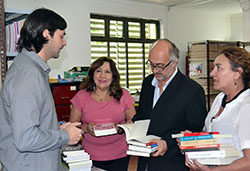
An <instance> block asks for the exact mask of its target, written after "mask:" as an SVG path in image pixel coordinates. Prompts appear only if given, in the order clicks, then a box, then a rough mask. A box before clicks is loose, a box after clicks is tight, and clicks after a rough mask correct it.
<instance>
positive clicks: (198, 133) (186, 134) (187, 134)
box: [183, 132, 219, 137]
mask: <svg viewBox="0 0 250 171" xmlns="http://www.w3.org/2000/svg"><path fill="white" fill-rule="evenodd" d="M213 134H219V132H193V133H184V134H183V136H184V137H185V136H200V135H213Z"/></svg>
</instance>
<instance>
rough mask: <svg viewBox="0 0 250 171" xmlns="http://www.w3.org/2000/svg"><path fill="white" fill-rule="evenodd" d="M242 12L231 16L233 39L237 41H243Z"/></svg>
mask: <svg viewBox="0 0 250 171" xmlns="http://www.w3.org/2000/svg"><path fill="white" fill-rule="evenodd" d="M242 17H243V16H242V14H235V15H232V16H231V28H232V30H231V31H232V32H231V35H232V37H231V39H232V40H236V41H243V23H242V21H243V19H242Z"/></svg>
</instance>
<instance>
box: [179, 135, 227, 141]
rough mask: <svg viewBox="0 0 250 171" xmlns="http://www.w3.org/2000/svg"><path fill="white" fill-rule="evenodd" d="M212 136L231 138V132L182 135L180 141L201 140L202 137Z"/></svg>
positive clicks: (208, 137) (209, 137) (210, 137)
mask: <svg viewBox="0 0 250 171" xmlns="http://www.w3.org/2000/svg"><path fill="white" fill-rule="evenodd" d="M213 138H232V135H231V134H209V135H199V136H184V137H180V138H179V140H180V141H191V140H203V139H213Z"/></svg>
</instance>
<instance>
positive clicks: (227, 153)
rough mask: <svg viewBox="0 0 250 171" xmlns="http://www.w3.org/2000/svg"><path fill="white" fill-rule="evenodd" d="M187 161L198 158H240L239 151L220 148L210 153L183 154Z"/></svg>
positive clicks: (194, 152)
mask: <svg viewBox="0 0 250 171" xmlns="http://www.w3.org/2000/svg"><path fill="white" fill-rule="evenodd" d="M185 154H186V155H187V156H188V158H189V159H199V158H225V157H237V156H240V151H239V150H237V149H235V148H220V149H219V150H211V151H192V152H186V153H185Z"/></svg>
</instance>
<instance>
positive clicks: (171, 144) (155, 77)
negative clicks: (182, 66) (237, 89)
mask: <svg viewBox="0 0 250 171" xmlns="http://www.w3.org/2000/svg"><path fill="white" fill-rule="evenodd" d="M178 59H179V50H178V48H177V47H176V46H175V45H174V43H172V42H171V41H169V40H167V39H160V40H158V41H156V42H155V43H154V44H153V46H152V47H151V49H150V52H149V60H148V62H147V63H148V65H149V67H151V70H152V72H153V74H151V75H149V76H147V77H146V78H145V79H144V81H143V83H142V90H141V96H140V101H139V109H138V112H137V114H136V115H135V117H134V119H133V120H141V119H151V122H150V126H149V129H148V134H151V135H157V136H160V137H162V139H161V140H152V141H153V142H156V143H157V144H158V146H159V150H158V151H157V152H156V153H154V154H153V155H152V157H150V158H144V157H139V162H138V170H139V171H141V170H148V171H155V170H157V171H161V170H164V171H166V170H169V171H185V170H188V168H187V167H186V166H185V156H184V155H182V154H181V153H180V149H179V147H178V145H177V142H176V140H175V139H172V138H171V134H173V133H180V132H181V131H184V130H190V131H193V132H197V131H201V130H202V128H203V125H204V120H205V117H206V115H207V111H206V100H205V94H204V90H203V88H202V87H201V86H200V85H199V84H198V83H196V82H195V81H193V80H192V79H190V78H188V77H186V76H185V75H183V74H182V73H181V72H180V71H179V70H178V68H177V63H178Z"/></svg>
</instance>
